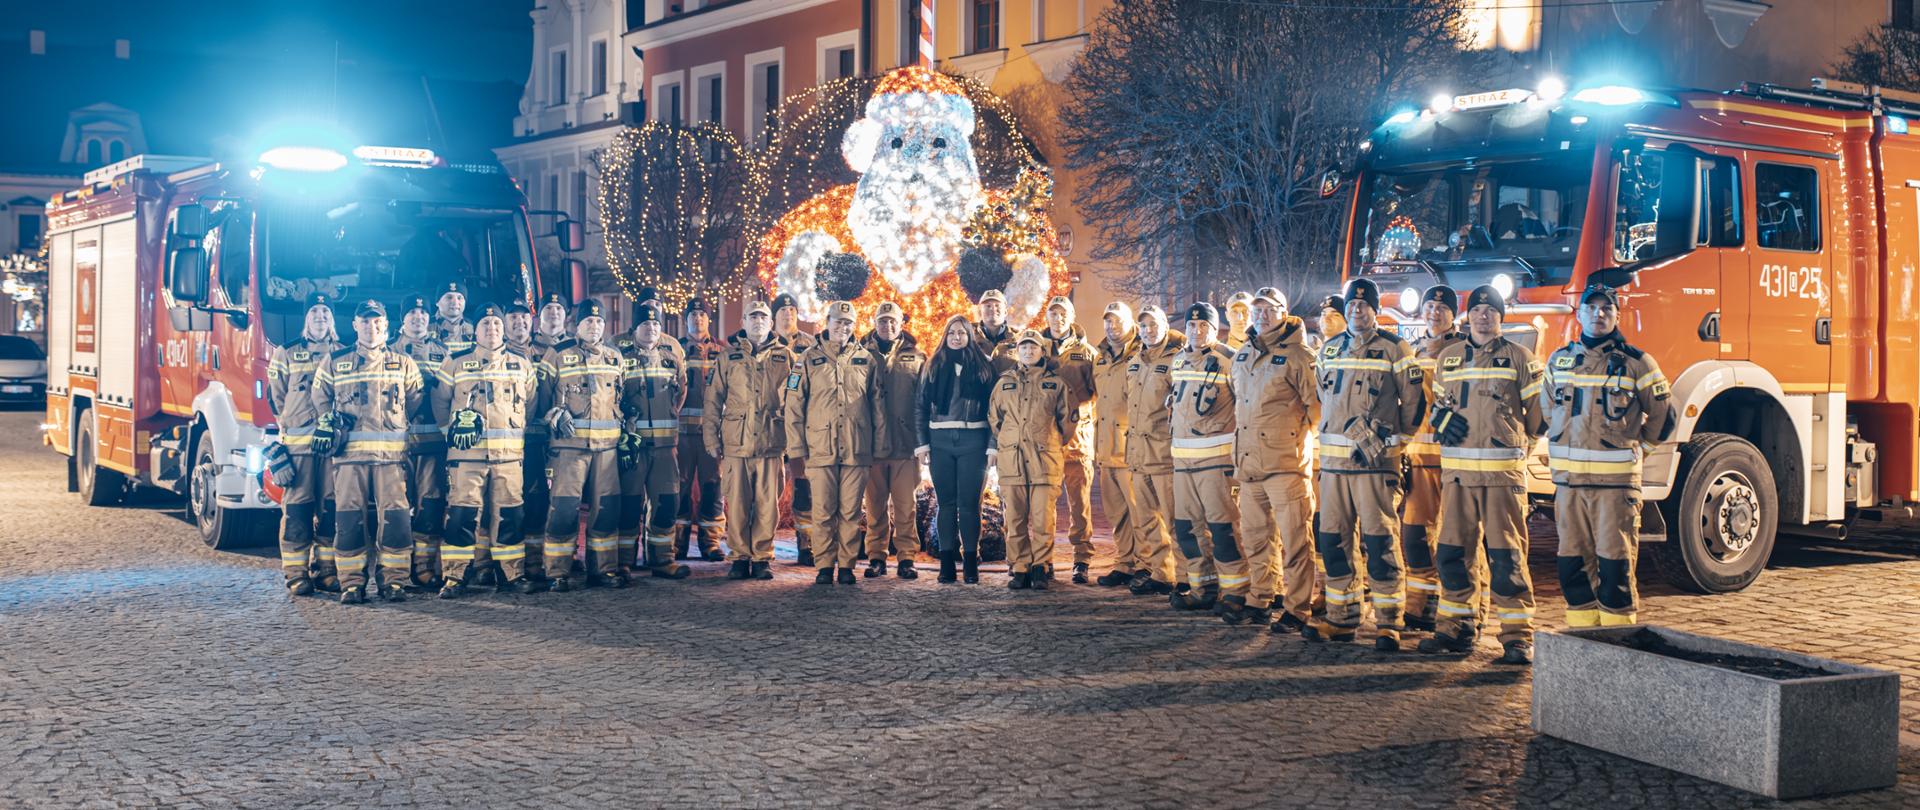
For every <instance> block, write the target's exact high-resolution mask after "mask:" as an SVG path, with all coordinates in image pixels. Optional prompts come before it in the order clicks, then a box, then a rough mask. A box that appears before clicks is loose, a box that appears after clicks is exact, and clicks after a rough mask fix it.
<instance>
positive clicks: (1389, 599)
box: [1373, 593, 1404, 605]
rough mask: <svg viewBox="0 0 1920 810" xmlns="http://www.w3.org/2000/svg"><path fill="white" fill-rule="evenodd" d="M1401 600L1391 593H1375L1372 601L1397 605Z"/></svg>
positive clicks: (1377, 603) (1378, 603)
mask: <svg viewBox="0 0 1920 810" xmlns="http://www.w3.org/2000/svg"><path fill="white" fill-rule="evenodd" d="M1402 601H1404V600H1403V599H1401V598H1400V597H1398V596H1395V595H1392V594H1385V593H1376V594H1374V595H1373V603H1374V604H1376V605H1397V604H1400V603H1401V602H1402Z"/></svg>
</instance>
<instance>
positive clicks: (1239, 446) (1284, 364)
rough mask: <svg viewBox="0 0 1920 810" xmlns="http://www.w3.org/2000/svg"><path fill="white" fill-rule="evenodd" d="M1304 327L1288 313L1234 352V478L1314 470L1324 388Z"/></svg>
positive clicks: (1259, 478) (1261, 478)
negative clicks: (1315, 437) (1315, 429)
mask: <svg viewBox="0 0 1920 810" xmlns="http://www.w3.org/2000/svg"><path fill="white" fill-rule="evenodd" d="M1306 331H1307V330H1306V326H1305V324H1303V323H1301V322H1300V319H1299V318H1297V317H1294V316H1292V315H1288V316H1287V317H1286V318H1285V319H1283V320H1282V321H1281V322H1280V325H1279V326H1277V327H1275V328H1273V329H1272V330H1269V331H1268V332H1265V333H1261V334H1256V335H1254V336H1253V338H1252V339H1251V340H1248V341H1247V343H1246V345H1244V346H1242V347H1240V351H1239V352H1237V353H1235V354H1234V356H1233V389H1234V393H1235V395H1236V399H1235V403H1234V404H1235V410H1234V442H1233V445H1234V453H1233V468H1234V478H1236V479H1239V480H1241V481H1264V480H1266V479H1267V478H1270V477H1272V476H1275V475H1288V474H1290V475H1301V476H1311V475H1312V474H1313V425H1314V423H1315V422H1318V421H1319V420H1320V391H1319V387H1318V381H1317V380H1315V379H1314V375H1313V352H1312V351H1311V350H1309V349H1308V348H1307V341H1306Z"/></svg>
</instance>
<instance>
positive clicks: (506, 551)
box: [493, 545, 527, 560]
mask: <svg viewBox="0 0 1920 810" xmlns="http://www.w3.org/2000/svg"><path fill="white" fill-rule="evenodd" d="M526 556H527V549H526V547H525V546H519V545H512V546H494V547H493V558H494V559H495V560H518V559H524V558H525V557H526Z"/></svg>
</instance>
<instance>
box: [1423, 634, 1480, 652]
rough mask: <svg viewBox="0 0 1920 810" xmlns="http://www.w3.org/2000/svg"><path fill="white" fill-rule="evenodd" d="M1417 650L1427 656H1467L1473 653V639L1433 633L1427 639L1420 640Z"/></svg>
mask: <svg viewBox="0 0 1920 810" xmlns="http://www.w3.org/2000/svg"><path fill="white" fill-rule="evenodd" d="M1418 649H1419V650H1420V652H1423V653H1426V654H1428V655H1467V654H1469V653H1471V652H1473V639H1472V638H1471V637H1468V636H1449V635H1447V634H1446V633H1434V634H1433V635H1432V636H1431V637H1429V638H1423V639H1421V640H1420V646H1419V647H1418Z"/></svg>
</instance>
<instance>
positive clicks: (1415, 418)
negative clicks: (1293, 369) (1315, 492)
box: [1315, 329, 1426, 475]
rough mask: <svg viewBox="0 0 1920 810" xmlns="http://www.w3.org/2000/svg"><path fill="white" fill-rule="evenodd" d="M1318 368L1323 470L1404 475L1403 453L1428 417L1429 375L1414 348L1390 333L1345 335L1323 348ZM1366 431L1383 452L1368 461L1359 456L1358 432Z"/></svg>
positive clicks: (1349, 333) (1316, 362)
mask: <svg viewBox="0 0 1920 810" xmlns="http://www.w3.org/2000/svg"><path fill="white" fill-rule="evenodd" d="M1315 364H1316V366H1317V368H1316V369H1315V370H1316V371H1317V372H1318V373H1319V376H1320V436H1319V440H1320V469H1321V471H1322V472H1371V473H1393V474H1395V475H1398V474H1399V473H1400V454H1401V451H1402V450H1403V449H1404V448H1405V446H1406V443H1407V441H1408V440H1409V439H1411V438H1412V437H1413V434H1414V431H1415V430H1417V429H1418V428H1419V426H1420V424H1421V423H1422V422H1423V421H1424V419H1425V417H1426V405H1425V403H1426V395H1425V389H1424V387H1423V386H1424V384H1425V382H1426V375H1424V374H1422V373H1420V363H1419V361H1418V360H1415V359H1414V357H1413V349H1412V348H1411V347H1409V346H1407V343H1406V341H1404V340H1401V339H1400V336H1399V335H1396V334H1394V333H1392V332H1390V331H1387V330H1385V329H1376V330H1374V331H1373V332H1372V334H1370V335H1367V336H1366V337H1356V336H1355V335H1354V334H1353V333H1352V332H1341V333H1339V334H1337V335H1334V336H1333V337H1331V338H1329V339H1327V342H1326V343H1325V345H1323V346H1321V347H1320V356H1319V359H1318V360H1316V361H1315ZM1362 431H1365V432H1368V433H1371V434H1373V436H1375V437H1376V439H1377V443H1378V446H1379V448H1380V449H1379V451H1378V452H1375V453H1374V454H1373V455H1374V456H1376V457H1373V458H1368V459H1367V461H1366V463H1362V462H1359V461H1355V460H1354V458H1353V452H1354V447H1355V444H1356V439H1355V434H1359V433H1361V432H1362ZM1382 433H1384V434H1385V435H1384V436H1383V435H1380V434H1382ZM1376 439H1369V440H1366V441H1367V442H1368V443H1369V444H1371V443H1374V442H1375V441H1376Z"/></svg>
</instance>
